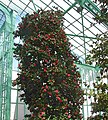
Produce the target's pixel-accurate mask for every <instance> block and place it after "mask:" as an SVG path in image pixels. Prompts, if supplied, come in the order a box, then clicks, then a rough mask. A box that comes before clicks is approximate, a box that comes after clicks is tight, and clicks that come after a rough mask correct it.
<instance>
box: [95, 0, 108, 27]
mask: <svg viewBox="0 0 108 120" xmlns="http://www.w3.org/2000/svg"><path fill="white" fill-rule="evenodd" d="M94 2H95V3H99V4H100V10H101V13H99V14H98V15H97V16H96V17H95V20H96V21H97V22H99V23H102V22H104V23H105V24H107V25H108V0H94Z"/></svg>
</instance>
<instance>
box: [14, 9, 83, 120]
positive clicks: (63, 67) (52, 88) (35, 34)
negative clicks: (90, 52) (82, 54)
mask: <svg viewBox="0 0 108 120" xmlns="http://www.w3.org/2000/svg"><path fill="white" fill-rule="evenodd" d="M14 35H15V37H20V40H21V41H22V42H23V44H15V50H14V55H15V57H16V59H18V60H19V62H20V63H19V65H18V67H19V69H20V72H19V73H18V78H17V79H16V80H15V81H14V82H13V84H14V85H19V90H21V91H23V94H21V95H20V96H21V99H22V100H24V102H25V103H26V104H27V105H28V109H29V110H30V112H31V115H30V119H31V120H32V119H33V120H35V119H36V120H37V119H40V120H46V119H48V118H49V119H51V120H52V119H54V118H55V119H57V120H60V119H61V120H63V119H65V120H66V119H73V120H75V119H77V120H78V119H81V118H82V116H81V113H80V109H81V105H82V104H83V102H84V98H83V90H82V89H81V84H80V80H79V79H80V74H79V72H78V70H77V67H76V65H75V64H74V61H76V60H77V59H76V57H74V56H73V55H72V53H71V49H70V48H71V44H70V42H69V40H68V39H67V37H66V35H65V32H64V30H63V13H62V12H61V11H60V10H55V11H54V10H47V11H43V10H40V11H38V13H35V12H34V14H31V15H29V14H27V15H26V16H25V17H24V18H22V22H21V23H19V26H18V30H16V32H15V33H14Z"/></svg>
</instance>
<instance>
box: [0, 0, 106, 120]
mask: <svg viewBox="0 0 108 120" xmlns="http://www.w3.org/2000/svg"><path fill="white" fill-rule="evenodd" d="M54 7H58V8H59V9H60V10H62V11H63V12H64V18H65V19H64V29H65V32H66V35H67V37H68V38H69V40H70V41H71V43H72V45H73V47H72V52H73V53H75V54H77V55H78V57H79V59H80V60H81V62H82V64H77V66H78V67H79V70H80V73H81V77H82V83H83V82H85V81H86V82H88V84H90V85H91V83H92V82H93V81H94V80H95V78H96V75H97V73H98V68H95V67H92V66H88V65H86V64H85V58H86V55H87V54H88V53H89V51H90V47H89V44H91V43H92V41H95V40H96V35H97V34H100V33H103V32H105V31H106V30H107V25H106V24H104V23H103V24H98V23H96V22H95V21H94V20H93V17H94V16H95V15H96V14H100V10H99V8H98V5H96V4H95V3H94V2H93V1H92V0H75V1H74V0H61V4H59V3H58V0H47V1H45V0H36V1H35V0H0V120H14V119H16V120H22V119H24V118H23V116H24V114H26V113H28V111H27V108H26V106H25V104H24V103H23V102H20V100H19V98H18V96H19V93H18V91H17V88H13V87H12V86H11V81H12V80H13V79H15V78H16V77H17V72H18V68H17V64H18V61H16V60H15V59H14V58H13V55H12V54H13V50H12V48H13V35H12V32H13V31H14V30H15V29H14V28H15V27H16V26H17V24H18V23H19V22H20V20H21V17H23V16H24V15H26V14H27V13H32V12H33V11H37V10H38V9H41V8H42V9H44V10H47V9H54ZM14 42H17V43H19V42H21V41H20V40H19V39H16V40H15V41H14ZM12 63H13V67H12ZM82 87H83V88H84V86H83V84H82ZM84 89H86V88H84ZM87 91H88V89H86V92H87ZM85 97H86V98H87V96H85ZM11 98H12V99H11ZM13 99H14V100H13ZM21 109H22V111H21ZM90 110H91V107H90V100H87V101H86V102H85V103H84V106H83V116H84V120H86V118H87V116H90ZM84 111H87V112H86V113H84Z"/></svg>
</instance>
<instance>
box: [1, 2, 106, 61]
mask: <svg viewBox="0 0 108 120" xmlns="http://www.w3.org/2000/svg"><path fill="white" fill-rule="evenodd" d="M0 2H1V3H3V4H5V5H6V6H7V7H8V8H10V9H12V10H14V12H15V14H16V26H17V24H18V23H19V22H20V21H21V17H23V16H24V15H26V14H27V13H33V11H37V10H38V9H41V8H42V9H44V10H50V9H54V7H58V9H60V10H62V11H63V12H64V18H65V20H64V29H65V32H66V35H67V37H68V38H69V39H70V41H71V43H72V45H73V47H72V52H73V53H75V54H76V55H78V56H79V58H80V60H81V61H82V62H84V59H85V56H86V55H87V54H88V53H89V51H90V47H89V44H91V43H92V41H93V40H96V35H97V34H100V33H102V32H105V31H106V29H107V27H106V26H105V25H103V24H98V23H96V22H95V21H94V19H93V18H94V16H95V14H96V13H97V12H99V9H98V7H97V5H95V3H93V2H92V1H90V0H85V1H84V0H75V1H74V0H60V1H59V2H58V0H1V1H0Z"/></svg>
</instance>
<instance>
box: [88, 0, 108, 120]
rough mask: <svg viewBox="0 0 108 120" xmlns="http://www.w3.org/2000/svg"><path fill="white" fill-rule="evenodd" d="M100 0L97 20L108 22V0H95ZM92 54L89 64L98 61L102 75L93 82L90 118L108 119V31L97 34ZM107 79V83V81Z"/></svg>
mask: <svg viewBox="0 0 108 120" xmlns="http://www.w3.org/2000/svg"><path fill="white" fill-rule="evenodd" d="M95 2H100V4H101V6H100V9H101V14H100V15H97V16H96V18H95V20H96V21H97V22H99V23H105V24H108V0H95ZM91 47H92V50H91V52H90V53H91V54H90V55H88V56H87V60H86V62H87V63H88V64H92V63H93V62H95V63H96V66H99V67H100V76H98V77H97V80H96V81H97V82H95V83H93V86H94V87H93V89H92V90H91V91H92V92H90V97H91V96H92V97H93V99H94V102H93V103H91V105H92V116H90V117H89V118H88V120H108V32H105V33H103V34H100V35H97V41H94V42H93V44H92V45H91ZM105 80H106V81H107V83H106V82H105Z"/></svg>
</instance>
